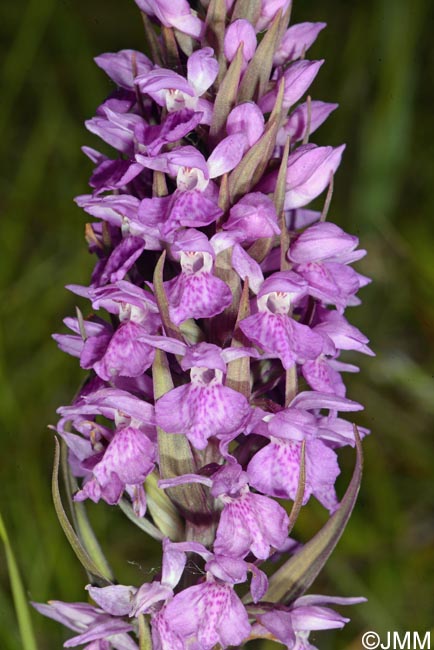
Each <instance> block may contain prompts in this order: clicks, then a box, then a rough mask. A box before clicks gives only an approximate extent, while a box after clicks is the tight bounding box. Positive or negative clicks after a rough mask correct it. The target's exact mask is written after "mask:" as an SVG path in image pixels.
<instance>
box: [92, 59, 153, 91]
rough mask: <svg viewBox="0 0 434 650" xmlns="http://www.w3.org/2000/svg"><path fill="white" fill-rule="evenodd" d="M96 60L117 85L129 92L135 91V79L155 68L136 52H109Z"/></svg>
mask: <svg viewBox="0 0 434 650" xmlns="http://www.w3.org/2000/svg"><path fill="white" fill-rule="evenodd" d="M94 60H95V63H96V64H97V65H98V66H99V67H100V68H102V69H103V70H104V72H105V73H106V74H108V76H109V77H110V79H112V80H113V81H114V82H115V84H117V85H118V86H121V87H122V88H127V89H128V90H133V89H134V77H135V76H136V75H137V74H145V73H146V72H149V70H151V68H152V67H153V64H152V62H151V61H150V60H149V59H148V57H147V56H145V55H144V54H142V52H138V51H136V50H120V52H113V53H112V52H107V53H106V54H100V55H99V56H96V57H95V59H94Z"/></svg>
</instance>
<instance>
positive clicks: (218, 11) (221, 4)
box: [204, 0, 226, 88]
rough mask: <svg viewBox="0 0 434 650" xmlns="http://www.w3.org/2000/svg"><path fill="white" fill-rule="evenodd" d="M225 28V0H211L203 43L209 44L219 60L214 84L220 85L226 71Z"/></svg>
mask: <svg viewBox="0 0 434 650" xmlns="http://www.w3.org/2000/svg"><path fill="white" fill-rule="evenodd" d="M225 28H226V2H225V0H211V2H210V3H209V6H208V11H207V14H206V21H205V35H204V45H209V46H210V47H212V49H213V50H214V54H215V56H216V58H217V61H218V62H219V73H218V75H217V79H216V82H215V85H216V87H217V88H219V87H220V85H221V81H222V79H223V77H224V74H225V72H226V57H225V55H224V38H225Z"/></svg>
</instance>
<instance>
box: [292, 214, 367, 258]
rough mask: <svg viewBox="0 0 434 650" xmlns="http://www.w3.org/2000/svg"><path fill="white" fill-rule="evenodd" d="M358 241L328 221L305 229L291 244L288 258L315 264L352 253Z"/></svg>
mask: <svg viewBox="0 0 434 650" xmlns="http://www.w3.org/2000/svg"><path fill="white" fill-rule="evenodd" d="M358 243H359V240H358V238H357V237H354V236H352V235H348V234H347V233H346V232H344V231H343V230H342V228H339V226H336V225H335V224H333V223H329V222H328V221H326V222H324V223H317V224H315V225H313V226H310V228H307V229H306V230H305V231H304V232H303V233H301V235H299V236H298V237H297V238H296V239H295V240H294V241H293V242H291V248H290V252H289V254H288V257H289V258H290V260H291V261H292V262H296V263H297V264H303V263H304V262H317V261H319V260H326V259H327V258H329V257H335V256H336V255H341V254H342V253H347V252H349V251H353V250H354V248H356V246H357V244H358Z"/></svg>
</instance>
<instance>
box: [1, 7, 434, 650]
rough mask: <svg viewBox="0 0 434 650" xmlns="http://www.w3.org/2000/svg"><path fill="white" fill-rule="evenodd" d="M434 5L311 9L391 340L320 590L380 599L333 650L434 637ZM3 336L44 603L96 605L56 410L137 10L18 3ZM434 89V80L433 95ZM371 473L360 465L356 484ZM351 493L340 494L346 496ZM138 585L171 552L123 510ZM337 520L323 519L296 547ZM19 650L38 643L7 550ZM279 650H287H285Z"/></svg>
mask: <svg viewBox="0 0 434 650" xmlns="http://www.w3.org/2000/svg"><path fill="white" fill-rule="evenodd" d="M433 8H434V7H433V3H432V1H431V0H412V1H411V2H410V1H409V0H364V1H363V2H362V1H361V0H355V1H354V2H347V1H345V0H327V2H324V0H303V1H301V0H300V1H299V2H297V1H296V2H295V7H294V21H299V22H301V21H305V20H312V21H318V20H320V21H323V20H324V21H327V23H328V29H327V30H326V31H324V32H322V33H321V34H320V36H319V38H318V41H317V43H316V44H315V45H314V46H313V48H312V50H311V51H310V52H309V55H310V58H323V57H324V58H326V61H327V62H326V65H325V66H324V67H323V68H322V70H321V73H320V75H319V78H318V79H317V80H316V81H315V83H314V86H313V87H312V96H313V98H314V99H322V100H325V101H338V102H339V103H340V110H339V111H338V112H336V113H334V114H333V115H332V116H331V117H330V118H329V121H328V123H327V124H326V125H325V126H324V127H322V128H321V130H320V131H319V132H318V133H317V134H315V137H314V138H313V140H314V141H315V142H318V143H319V144H333V145H338V144H340V143H341V142H346V143H347V151H346V154H345V157H344V162H343V165H342V167H341V169H340V171H339V174H338V176H337V178H336V182H335V194H334V197H333V203H332V209H331V212H330V219H332V220H334V221H335V222H336V223H338V224H339V225H341V226H342V227H344V228H347V229H348V230H349V231H350V232H352V233H355V234H357V235H358V236H359V237H360V240H361V245H362V246H363V247H364V248H367V249H368V251H369V255H368V257H367V258H366V259H365V260H363V261H362V262H361V263H360V264H359V267H358V268H359V270H360V271H361V272H363V273H366V274H367V275H369V276H371V277H372V278H373V280H374V282H373V284H372V285H371V286H369V287H368V288H366V289H364V290H363V294H362V298H363V306H362V307H360V308H358V309H353V310H351V313H350V314H349V317H350V318H351V319H352V321H353V322H354V323H355V324H356V325H357V326H358V327H360V328H361V329H362V331H364V332H365V333H366V334H367V335H368V336H369V337H370V338H371V341H372V347H373V348H374V350H375V351H376V353H377V357H376V358H375V359H370V358H367V359H360V360H359V361H360V365H361V373H360V374H359V375H356V376H352V377H350V378H349V396H350V397H352V398H353V399H356V400H358V401H361V402H363V403H364V404H365V405H366V410H365V412H364V414H363V415H361V416H360V418H359V420H358V421H359V422H360V424H364V425H365V426H368V427H370V428H371V429H372V435H371V436H370V437H369V438H368V439H367V440H366V442H365V453H366V469H365V477H364V482H363V486H362V490H361V494H360V498H359V501H358V504H357V507H356V511H355V513H354V515H353V517H352V519H351V522H350V525H349V526H348V529H347V531H346V533H345V535H344V537H343V539H342V541H341V542H340V544H339V546H338V549H337V551H336V552H335V554H334V555H333V557H332V559H331V561H330V562H329V564H328V565H327V569H326V570H325V571H324V573H323V574H322V576H321V578H320V579H319V580H318V582H317V584H316V585H315V591H317V592H320V593H329V594H334V595H336V594H340V595H345V596H350V595H365V596H367V597H368V598H369V602H368V603H367V604H365V605H360V606H358V607H355V608H352V611H351V612H348V614H349V615H350V616H351V617H352V623H351V625H350V626H349V627H348V628H347V629H346V630H345V631H343V632H338V633H336V632H330V633H319V634H318V635H313V636H312V637H311V640H312V641H313V643H315V642H317V643H318V644H319V645H320V647H321V648H324V649H326V650H329V649H331V648H350V647H351V648H354V649H357V648H361V642H360V635H361V634H362V632H363V631H365V630H369V629H373V630H376V631H377V632H379V633H380V634H382V633H384V632H385V631H387V630H400V631H405V630H417V631H419V632H424V631H425V630H428V629H430V627H431V626H432V624H433V618H432V613H433V611H434V607H433V605H434V594H433V584H434V575H433V559H434V551H433V548H434V545H433V541H434V517H433V488H432V476H433V470H432V466H433V460H434V450H433V429H434V426H433V425H434V335H433V332H434V256H433V253H432V247H433V243H434V219H433V208H434V203H433V196H434V194H433V192H432V184H433V181H432V179H433V171H434V162H433V161H434V139H433V138H432V124H431V123H432V113H433V106H434V102H433V83H432V82H433V79H434V49H433V47H432V29H433V26H434V11H433ZM0 43H1V45H0V47H1V56H0V85H1V95H0V131H1V134H0V147H1V148H2V155H1V156H0V161H1V165H2V171H1V174H0V183H1V190H0V206H1V212H2V222H1V224H2V225H1V262H0V272H1V300H0V309H1V311H2V317H1V330H0V332H1V334H0V383H1V396H0V420H1V429H0V430H1V444H2V447H1V460H0V463H1V479H2V483H1V491H0V509H1V512H2V514H3V516H4V519H5V523H6V526H7V529H8V532H9V536H10V539H11V542H12V545H13V548H14V552H15V555H16V558H17V561H18V563H19V566H20V570H21V575H22V577H23V581H24V585H25V589H26V593H27V596H28V598H29V599H34V600H38V601H45V600H47V599H49V598H54V599H61V600H83V599H84V592H83V590H82V588H83V585H84V584H85V582H86V577H85V575H84V573H83V571H82V570H81V568H80V566H79V564H78V562H77V561H76V559H75V556H74V555H73V553H72V552H71V550H70V549H69V547H68V544H67V542H66V539H65V538H64V535H63V533H62V531H61V529H60V527H59V525H58V523H57V520H56V518H55V515H54V512H53V507H52V502H51V494H50V474H51V465H52V457H53V437H52V434H51V433H50V432H49V431H48V430H47V429H46V425H47V424H48V423H54V422H55V419H56V418H55V409H56V407H57V406H58V405H60V404H66V403H68V402H69V401H70V399H71V396H72V395H73V393H74V391H75V388H76V386H77V385H78V383H79V382H80V380H81V378H82V376H83V375H82V373H81V372H80V370H79V369H78V364H77V363H76V361H75V360H74V359H71V358H67V357H66V356H65V355H63V354H62V353H60V352H59V351H58V350H57V348H56V346H55V344H54V343H53V342H52V340H51V338H50V334H51V332H53V331H59V329H60V330H61V328H62V324H61V320H62V318H63V317H64V316H66V315H69V314H72V312H73V309H74V298H73V296H72V295H70V294H69V293H68V292H67V291H65V290H64V289H63V285H64V284H66V283H69V282H75V283H86V282H87V280H88V278H89V274H90V270H91V267H92V260H91V258H90V257H89V256H88V254H87V252H86V246H85V243H84V241H83V228H84V223H85V221H86V217H85V215H84V213H82V212H81V211H80V210H79V209H78V208H76V207H75V205H74V204H73V202H72V198H73V196H75V195H76V194H81V193H85V192H86V191H87V178H88V175H89V173H90V163H88V162H87V159H85V157H84V156H83V154H82V153H81V152H80V149H79V147H80V145H82V144H85V143H86V144H90V145H94V146H96V144H97V143H96V139H95V138H94V137H93V136H91V135H90V134H88V133H87V132H86V131H85V129H84V126H83V121H84V119H86V118H89V117H91V116H92V115H93V112H94V111H95V108H96V106H97V105H98V103H100V102H101V101H102V100H103V99H104V97H105V96H106V95H107V94H108V93H109V92H110V91H111V85H110V82H109V81H108V79H106V78H105V76H104V74H103V73H102V71H100V70H99V69H98V68H97V67H96V66H95V65H94V64H93V61H92V58H93V57H94V56H96V55H97V54H99V53H101V52H106V51H116V50H118V49H121V48H135V49H141V48H143V46H144V36H143V32H142V28H141V20H140V16H139V14H138V11H137V10H136V7H135V5H134V2H133V0H123V1H122V2H121V1H120V0H28V1H27V2H23V1H22V0H3V2H2V3H1V4H0ZM429 79H430V80H431V81H429ZM352 463H353V455H352V452H351V451H350V452H349V453H348V454H343V462H342V465H343V466H344V481H345V479H347V478H348V475H349V471H350V469H351V466H352ZM344 481H342V483H341V487H342V489H343V487H344ZM90 515H91V517H92V521H93V522H94V523H95V527H96V529H97V531H98V534H99V535H100V537H101V538H102V539H103V540H104V547H105V548H106V550H107V555H108V557H109V559H110V561H111V562H112V563H113V565H114V567H115V570H116V573H117V576H118V579H119V580H120V581H123V582H126V583H127V584H128V583H129V582H130V583H132V584H140V583H141V582H143V581H144V580H145V579H147V576H148V574H149V571H151V570H152V567H153V566H156V565H158V562H159V556H158V552H157V549H156V548H155V546H153V545H151V546H148V545H147V544H146V543H144V541H143V538H142V536H141V534H140V532H139V531H138V530H136V529H135V528H133V527H132V526H131V525H130V524H129V523H128V522H127V521H126V520H124V519H123V516H122V515H121V514H120V513H118V512H116V511H115V510H114V509H110V508H109V507H104V506H101V507H98V508H93V507H92V508H90ZM323 520H324V513H323V512H321V509H320V508H319V507H316V506H315V505H314V504H312V505H311V506H309V508H307V509H306V513H305V514H303V516H302V518H301V519H300V522H299V524H298V526H297V528H296V530H295V531H294V532H295V535H298V536H299V537H300V538H306V537H307V536H308V535H309V534H312V533H313V532H314V531H315V530H316V529H317V528H318V527H319V525H320V524H321V522H322V521H323ZM32 618H33V623H34V626H35V630H36V636H37V640H38V647H39V650H55V649H56V648H60V647H61V646H62V643H63V641H64V640H65V638H67V634H66V633H65V631H64V630H63V629H62V628H61V626H59V625H57V624H56V623H53V622H51V621H48V620H46V619H44V618H43V617H41V616H39V615H38V614H36V613H34V614H33V613H32ZM0 640H1V642H0V648H1V650H19V649H20V648H21V647H22V646H21V642H20V639H19V635H18V628H17V623H16V618H15V613H14V609H13V605H12V601H11V595H10V590H9V581H8V576H7V571H6V565H5V562H4V553H3V548H1V547H0ZM273 647H278V646H273Z"/></svg>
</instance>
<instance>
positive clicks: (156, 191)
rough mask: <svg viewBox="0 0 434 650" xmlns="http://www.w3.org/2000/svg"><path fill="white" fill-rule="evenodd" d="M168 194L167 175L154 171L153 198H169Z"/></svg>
mask: <svg viewBox="0 0 434 650" xmlns="http://www.w3.org/2000/svg"><path fill="white" fill-rule="evenodd" d="M168 194H169V191H168V189H167V183H166V174H164V173H163V172H159V171H154V174H153V177H152V196H167V195H168Z"/></svg>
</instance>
